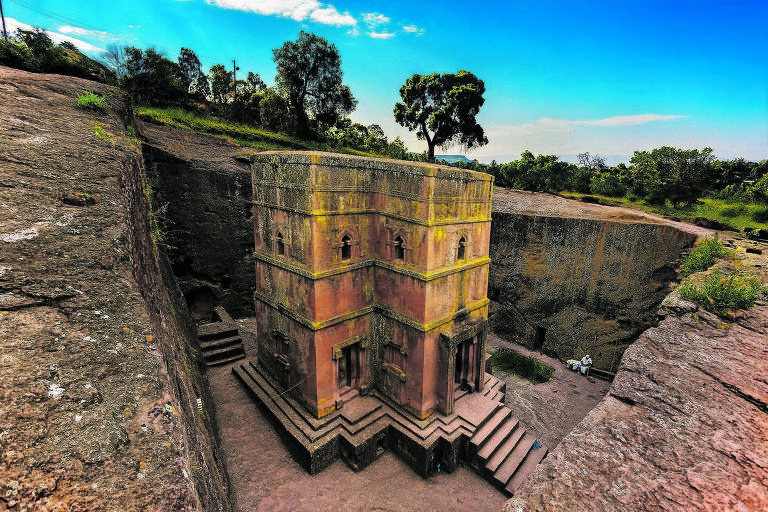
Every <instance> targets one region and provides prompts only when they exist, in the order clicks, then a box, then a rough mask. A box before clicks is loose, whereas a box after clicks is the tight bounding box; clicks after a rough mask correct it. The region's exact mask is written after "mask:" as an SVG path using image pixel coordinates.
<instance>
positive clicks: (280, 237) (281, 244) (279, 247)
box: [277, 231, 285, 256]
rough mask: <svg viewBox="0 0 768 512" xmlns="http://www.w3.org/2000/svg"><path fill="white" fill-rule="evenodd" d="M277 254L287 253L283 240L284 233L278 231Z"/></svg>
mask: <svg viewBox="0 0 768 512" xmlns="http://www.w3.org/2000/svg"><path fill="white" fill-rule="evenodd" d="M277 254H279V255H281V256H282V255H285V242H284V241H283V233H281V232H280V231H278V232H277Z"/></svg>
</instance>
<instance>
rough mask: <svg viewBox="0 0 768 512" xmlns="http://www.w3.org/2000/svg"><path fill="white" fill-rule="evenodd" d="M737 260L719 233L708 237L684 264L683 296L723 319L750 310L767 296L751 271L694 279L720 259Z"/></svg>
mask: <svg viewBox="0 0 768 512" xmlns="http://www.w3.org/2000/svg"><path fill="white" fill-rule="evenodd" d="M723 258H726V259H730V260H733V259H735V253H734V252H733V251H731V250H729V249H727V248H725V247H724V246H723V244H722V243H721V242H720V238H719V237H718V235H717V233H715V235H714V236H713V237H712V238H709V237H705V238H703V239H702V240H700V241H699V243H698V244H697V245H696V247H695V248H694V249H693V250H692V251H691V252H690V253H689V254H688V256H686V257H685V258H684V259H683V261H682V262H681V263H680V275H681V276H683V277H684V278H685V279H683V282H682V283H681V284H680V286H679V287H678V293H680V296H681V297H683V298H685V299H688V300H690V301H693V302H696V303H698V304H701V306H702V307H703V308H704V309H706V310H708V311H713V312H715V313H717V314H718V315H721V316H732V315H733V314H734V311H736V310H739V309H749V308H751V307H752V306H753V305H754V304H755V301H756V300H758V298H759V297H760V295H761V293H762V292H763V283H762V282H761V281H760V279H758V278H757V277H756V276H755V275H753V274H752V273H750V272H748V271H740V270H738V269H736V270H733V271H731V272H729V273H726V272H724V271H723V270H722V269H720V268H718V269H717V270H715V271H714V272H712V273H710V274H709V275H707V276H705V277H703V278H697V277H696V276H694V274H696V273H697V272H703V271H705V270H707V269H708V268H710V267H711V266H712V265H714V264H715V263H716V261H717V260H718V259H723Z"/></svg>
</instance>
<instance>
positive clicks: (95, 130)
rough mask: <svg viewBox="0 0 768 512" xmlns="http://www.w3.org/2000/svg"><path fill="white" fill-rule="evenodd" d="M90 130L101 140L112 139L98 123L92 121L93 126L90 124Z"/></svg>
mask: <svg viewBox="0 0 768 512" xmlns="http://www.w3.org/2000/svg"><path fill="white" fill-rule="evenodd" d="M91 132H93V133H94V134H95V135H96V136H97V137H98V138H100V139H101V140H107V141H111V140H112V135H110V134H109V133H108V132H106V131H104V127H103V126H101V125H100V124H99V123H94V124H93V126H91Z"/></svg>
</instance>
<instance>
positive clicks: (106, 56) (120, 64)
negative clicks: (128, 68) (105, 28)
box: [101, 43, 128, 78]
mask: <svg viewBox="0 0 768 512" xmlns="http://www.w3.org/2000/svg"><path fill="white" fill-rule="evenodd" d="M125 48H126V47H125V46H121V45H119V44H117V43H112V44H110V45H109V46H107V49H106V51H105V52H104V53H102V54H101V61H102V62H103V63H104V65H105V66H107V67H108V68H109V69H111V70H112V71H114V72H115V73H116V74H117V77H118V78H120V77H121V76H123V75H124V74H125V62H126V60H127V59H128V56H127V55H126V54H125Z"/></svg>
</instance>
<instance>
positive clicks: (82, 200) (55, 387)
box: [0, 67, 231, 512]
mask: <svg viewBox="0 0 768 512" xmlns="http://www.w3.org/2000/svg"><path fill="white" fill-rule="evenodd" d="M84 90H90V91H94V92H96V93H98V94H100V95H103V96H104V97H105V99H106V101H107V102H108V103H109V105H110V106H109V108H107V109H105V110H104V111H101V112H93V111H86V110H82V109H78V108H77V107H76V101H77V97H78V95H80V94H82V92H83V91H84ZM0 120H1V122H0V340H2V342H1V343H0V504H2V505H5V507H4V508H8V509H9V510H70V511H73V512H84V511H92V510H121V511H126V512H138V511H145V510H158V511H170V510H174V511H176V510H185V511H186V510H189V511H191V510H206V511H228V510H230V509H231V507H230V504H229V499H228V488H227V483H226V477H225V474H224V470H223V467H222V465H221V462H220V459H219V457H218V455H217V449H216V436H215V433H214V432H215V429H214V425H215V422H214V421H213V419H214V418H213V411H214V410H213V407H212V401H211V400H210V399H209V395H208V392H207V389H206V381H205V378H204V376H203V375H202V374H201V373H200V372H199V369H198V366H197V364H196V355H195V348H194V347H195V345H196V343H195V336H194V330H193V325H192V324H191V323H190V322H189V320H188V318H187V314H186V307H185V305H184V303H183V299H182V298H181V293H180V291H179V289H178V287H177V286H176V285H175V283H174V280H173V276H172V274H171V272H170V267H169V265H168V264H167V261H166V260H165V258H164V256H163V254H162V252H161V251H160V250H159V249H158V246H157V245H156V244H155V242H154V241H153V233H152V232H151V230H150V228H149V226H150V225H151V222H150V221H151V217H150V216H149V215H148V205H149V199H150V197H151V195H150V194H149V193H148V192H149V190H148V188H147V186H146V185H147V181H146V179H145V176H144V166H143V159H142V157H141V154H140V152H139V150H138V142H137V141H136V140H135V139H134V138H133V137H130V136H129V135H128V134H127V133H126V126H129V125H131V124H132V123H133V120H132V111H131V107H130V104H129V103H128V102H127V101H126V99H125V98H124V97H123V94H122V93H121V92H120V91H118V90H116V89H114V88H110V87H107V86H105V85H103V84H97V83H94V82H91V81H88V80H82V79H78V78H70V77H61V76H57V75H45V74H33V73H25V72H22V71H18V70H13V69H9V68H4V67H0ZM198 398H200V399H201V400H202V404H201V405H202V407H200V408H198V402H197V399H198ZM2 505H0V506H2Z"/></svg>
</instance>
